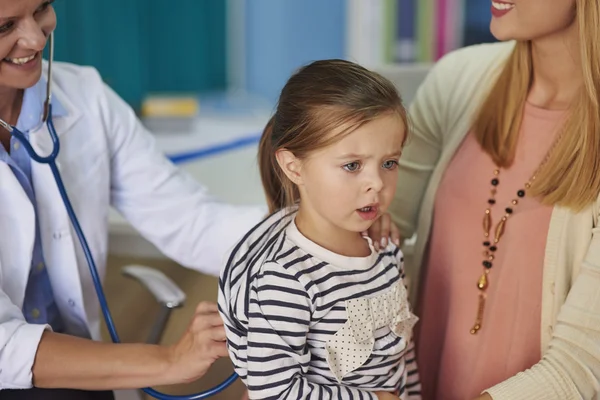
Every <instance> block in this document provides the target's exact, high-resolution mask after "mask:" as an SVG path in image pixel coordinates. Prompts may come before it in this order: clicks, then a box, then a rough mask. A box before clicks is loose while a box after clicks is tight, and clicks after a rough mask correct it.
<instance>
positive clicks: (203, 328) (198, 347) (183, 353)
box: [169, 302, 228, 383]
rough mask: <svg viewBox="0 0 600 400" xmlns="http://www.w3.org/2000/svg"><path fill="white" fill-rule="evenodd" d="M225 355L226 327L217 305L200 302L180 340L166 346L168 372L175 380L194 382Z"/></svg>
mask: <svg viewBox="0 0 600 400" xmlns="http://www.w3.org/2000/svg"><path fill="white" fill-rule="evenodd" d="M227 355H228V354H227V347H226V342H225V329H224V327H223V321H222V320H221V317H220V316H219V313H218V309H217V305H216V304H214V303H206V302H204V303H200V304H199V305H198V307H197V308H196V314H195V315H194V318H193V319H192V322H191V323H190V325H189V326H188V328H187V330H186V331H185V333H184V334H183V336H182V337H181V339H180V340H179V342H177V343H176V344H175V345H173V346H171V347H169V361H170V369H169V375H170V376H171V377H172V378H173V380H174V381H177V382H181V383H188V382H193V381H195V380H197V379H199V378H200V377H202V376H203V375H204V374H205V373H206V371H208V368H210V366H211V365H212V364H213V363H214V362H215V361H216V360H218V359H219V358H221V357H226V356H227Z"/></svg>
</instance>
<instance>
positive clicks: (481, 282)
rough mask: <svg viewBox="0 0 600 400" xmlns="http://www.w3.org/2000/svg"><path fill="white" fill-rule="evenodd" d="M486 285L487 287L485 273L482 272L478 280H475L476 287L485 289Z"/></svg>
mask: <svg viewBox="0 0 600 400" xmlns="http://www.w3.org/2000/svg"><path fill="white" fill-rule="evenodd" d="M487 287H488V278H487V274H485V273H483V274H481V276H480V277H479V280H477V289H479V290H485V289H487Z"/></svg>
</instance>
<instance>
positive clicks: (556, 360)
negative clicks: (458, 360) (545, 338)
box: [486, 226, 600, 400]
mask: <svg viewBox="0 0 600 400" xmlns="http://www.w3.org/2000/svg"><path fill="white" fill-rule="evenodd" d="M591 234H592V237H591V242H590V246H589V248H588V251H587V254H586V256H585V259H584V261H583V263H582V265H581V269H580V273H579V275H578V276H577V277H576V279H575V280H574V283H573V286H572V287H571V289H570V291H569V294H568V296H567V299H566V301H565V303H564V304H563V306H562V307H561V309H560V311H559V314H558V317H557V322H556V326H555V327H554V332H553V336H552V339H551V340H550V343H549V346H548V350H547V351H546V353H545V354H544V355H543V357H542V360H541V361H540V362H539V363H537V364H536V365H534V366H533V367H532V368H530V369H529V370H526V371H524V372H521V373H519V374H517V375H515V376H514V377H512V378H510V379H508V380H506V381H504V382H502V383H500V384H498V385H496V386H494V387H492V388H490V389H488V390H486V392H487V393H488V394H490V396H492V398H493V399H494V400H509V399H510V400H520V399H523V400H525V399H527V400H538V399H539V400H542V399H543V400H579V399H584V400H588V399H589V400H593V399H596V398H597V395H598V394H599V393H600V227H598V226H596V227H595V228H593V229H592V232H591Z"/></svg>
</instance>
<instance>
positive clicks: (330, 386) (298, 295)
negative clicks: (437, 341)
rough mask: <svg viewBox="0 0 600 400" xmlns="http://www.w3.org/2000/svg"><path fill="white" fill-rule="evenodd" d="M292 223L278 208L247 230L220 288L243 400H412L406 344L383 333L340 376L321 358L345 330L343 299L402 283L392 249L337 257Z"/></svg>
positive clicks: (412, 373)
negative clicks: (382, 394)
mask: <svg viewBox="0 0 600 400" xmlns="http://www.w3.org/2000/svg"><path fill="white" fill-rule="evenodd" d="M294 217H295V212H294V210H282V211H280V212H277V213H275V214H274V215H272V216H270V217H269V218H267V219H266V220H265V221H263V222H262V223H260V224H259V225H257V226H256V227H254V228H253V230H252V231H251V232H249V233H248V234H247V235H246V237H244V239H243V240H242V241H241V242H240V243H239V244H238V245H237V246H236V247H235V248H234V249H233V251H232V253H231V255H230V257H229V259H228V261H227V264H226V266H225V268H224V269H223V270H222V274H221V279H220V282H219V288H220V290H219V311H220V313H221V316H222V317H223V320H224V321H225V327H226V331H227V342H228V349H229V354H230V357H231V359H232V361H233V364H234V367H235V371H236V372H237V373H238V375H240V378H241V379H242V380H243V382H244V383H245V384H246V386H247V387H248V389H249V392H250V398H251V399H273V400H282V399H290V400H291V399H295V400H299V399H365V400H367V399H368V400H376V399H377V397H376V396H375V395H374V394H373V393H372V392H374V391H389V392H398V393H399V394H400V398H401V399H403V400H404V399H410V400H418V399H420V398H421V397H420V383H419V377H418V372H417V367H416V362H415V357H414V349H413V345H412V342H410V339H409V342H407V340H406V338H404V337H400V336H398V335H396V333H395V332H394V331H393V330H392V329H390V328H389V327H387V326H385V327H380V328H378V329H373V333H372V336H373V338H374V344H373V347H372V349H370V355H369V356H368V359H366V361H365V362H364V363H363V364H362V365H361V366H360V367H358V368H357V369H354V370H353V371H350V372H348V373H346V374H345V375H344V376H343V378H340V377H339V376H338V378H336V375H335V374H334V373H333V372H332V369H331V368H330V364H328V359H327V357H328V351H327V344H328V341H330V339H331V338H332V337H333V336H334V335H335V334H336V333H337V332H339V331H340V330H341V329H342V328H343V327H344V326H348V323H350V322H349V319H348V315H349V313H348V312H347V309H346V306H347V304H349V303H348V302H352V301H353V300H354V299H372V298H377V296H381V295H382V294H385V293H389V291H390V290H391V288H392V287H394V286H399V285H401V284H402V285H403V282H402V279H403V270H402V254H401V252H400V250H399V248H398V247H396V246H395V245H389V246H388V247H387V248H386V249H384V250H382V251H380V252H373V253H372V254H371V256H369V257H365V258H356V257H344V256H340V255H338V254H335V253H332V252H330V251H328V250H326V249H324V248H322V247H320V246H318V245H317V244H315V243H314V242H312V241H310V240H309V239H307V238H306V237H304V236H303V235H302V234H301V233H300V232H299V231H298V230H297V228H296V226H295V224H294ZM402 288H403V287H402ZM360 301H362V300H360ZM386 308H387V307H386ZM377 312H378V311H375V313H377ZM382 312H383V311H382ZM338 336H339V335H338ZM329 343H330V342H329ZM350 354H351V355H349V356H347V357H346V358H348V357H350V358H351V357H354V355H353V353H352V352H350ZM340 379H341V381H340Z"/></svg>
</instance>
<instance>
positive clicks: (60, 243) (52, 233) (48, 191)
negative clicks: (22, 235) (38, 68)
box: [30, 117, 85, 324]
mask: <svg viewBox="0 0 600 400" xmlns="http://www.w3.org/2000/svg"><path fill="white" fill-rule="evenodd" d="M66 119H68V117H67V118H66ZM67 122H68V121H67ZM61 125H62V124H61V123H60V121H59V120H58V118H57V121H56V124H55V127H56V130H57V132H58V131H59V129H61V128H63V126H61ZM62 132H66V130H63V131H62ZM30 139H31V145H32V147H33V148H34V150H36V151H37V152H38V154H41V155H47V154H49V153H50V152H51V151H52V141H51V139H50V134H49V132H48V128H47V127H46V126H44V127H43V128H42V129H40V130H39V131H37V132H36V133H35V134H32V135H31V136H30ZM63 153H64V152H63ZM63 153H59V156H58V159H57V162H56V164H57V167H58V170H59V173H60V172H61V170H62V169H63V166H62V165H61V160H63V159H64V154H63ZM31 167H32V180H33V186H34V189H35V194H36V201H37V211H38V218H39V223H40V230H41V232H42V233H41V237H42V247H43V250H44V259H45V261H46V264H47V266H48V275H49V276H50V281H51V283H52V287H53V289H54V294H55V300H56V302H57V304H58V306H59V308H65V307H70V308H73V307H76V305H78V306H80V307H81V309H83V307H82V306H83V294H82V290H81V282H80V275H79V270H78V265H77V256H76V251H75V246H76V245H78V244H77V243H78V242H77V243H76V241H77V238H76V234H75V231H74V230H73V228H72V226H71V222H70V219H69V215H68V214H67V211H66V209H65V206H64V204H63V201H62V198H61V196H60V192H59V190H58V186H57V184H56V181H55V179H54V175H53V174H52V171H51V169H50V167H49V166H48V165H47V164H39V163H36V162H32V165H31ZM65 168H66V167H65ZM61 175H62V174H61ZM68 192H69V190H68V189H67V194H68ZM71 197H72V196H71ZM77 314H79V315H78V317H79V318H85V313H77ZM65 317H66V318H67V319H70V318H73V320H72V321H70V320H67V321H66V322H67V323H71V324H80V321H77V319H76V318H74V317H73V316H72V315H70V314H69V315H65Z"/></svg>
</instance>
